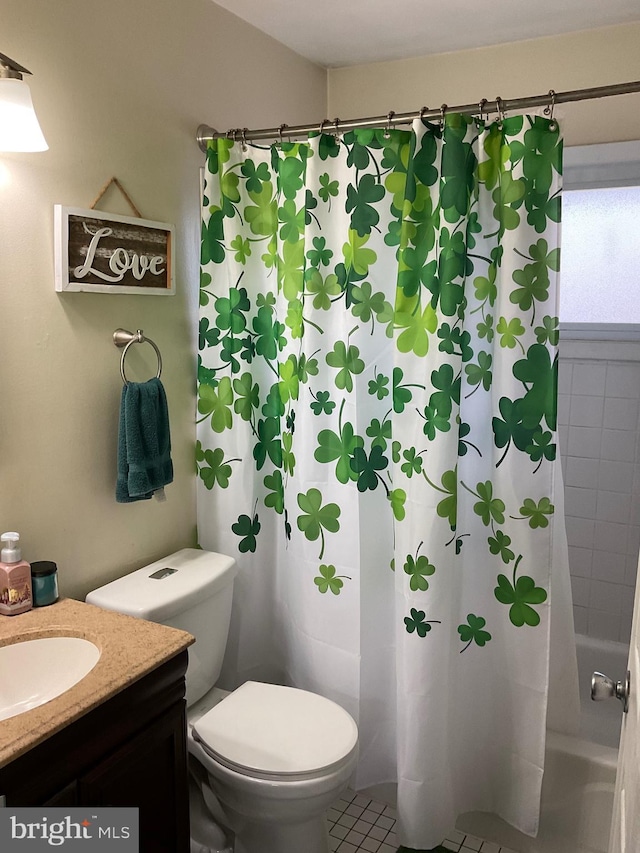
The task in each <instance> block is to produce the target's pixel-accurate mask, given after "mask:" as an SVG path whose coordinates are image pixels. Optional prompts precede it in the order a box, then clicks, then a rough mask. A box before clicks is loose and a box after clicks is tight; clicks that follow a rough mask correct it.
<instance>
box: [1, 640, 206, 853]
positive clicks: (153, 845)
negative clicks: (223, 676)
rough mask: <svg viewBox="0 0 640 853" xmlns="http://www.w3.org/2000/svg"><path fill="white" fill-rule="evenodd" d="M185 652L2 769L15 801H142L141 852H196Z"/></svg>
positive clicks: (8, 801)
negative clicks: (191, 824)
mask: <svg viewBox="0 0 640 853" xmlns="http://www.w3.org/2000/svg"><path fill="white" fill-rule="evenodd" d="M187 662H188V658H187V652H186V651H184V652H181V653H180V654H178V655H176V656H175V657H173V658H171V659H170V660H169V661H167V662H166V663H164V664H162V665H161V666H159V667H158V668H157V669H155V670H154V671H153V672H151V673H149V674H148V675H146V676H145V677H144V678H142V679H140V680H139V681H137V682H135V683H134V684H132V685H131V686H130V687H127V688H126V689H124V690H123V691H122V692H120V693H118V694H116V695H115V696H113V697H112V698H111V699H108V700H107V701H106V702H104V703H103V704H102V705H99V706H98V707H97V708H94V710H92V711H89V712H88V713H87V714H85V715H84V716H82V717H80V718H79V719H78V720H76V721H75V722H73V723H71V724H70V725H69V726H67V727H66V728H64V729H62V730H61V731H59V732H57V733H56V734H54V735H52V736H51V737H50V738H48V739H47V740H46V741H44V742H43V743H41V744H39V745H38V746H35V747H34V748H33V749H31V750H30V751H29V752H27V753H25V754H24V755H21V756H20V757H19V758H16V759H15V760H14V761H12V762H11V763H10V764H8V765H6V766H5V767H3V768H0V794H4V795H5V796H6V804H7V806H34V805H42V806H72V805H87V806H137V807H138V808H139V810H140V811H139V815H140V851H141V853H188V851H189V793H188V779H187V749H186V704H185V700H184V694H185V683H184V674H185V671H186V668H187Z"/></svg>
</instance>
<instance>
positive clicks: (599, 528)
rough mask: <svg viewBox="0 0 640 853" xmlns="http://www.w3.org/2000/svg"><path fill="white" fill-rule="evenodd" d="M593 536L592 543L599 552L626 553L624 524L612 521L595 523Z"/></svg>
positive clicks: (625, 529)
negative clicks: (595, 544)
mask: <svg viewBox="0 0 640 853" xmlns="http://www.w3.org/2000/svg"><path fill="white" fill-rule="evenodd" d="M593 535H594V541H595V542H596V543H597V545H598V548H600V549H601V550H603V551H612V552H613V553H614V554H625V553H626V552H627V525H626V524H615V523H614V522H612V521H596V522H595V526H594V534H593ZM572 544H573V543H572Z"/></svg>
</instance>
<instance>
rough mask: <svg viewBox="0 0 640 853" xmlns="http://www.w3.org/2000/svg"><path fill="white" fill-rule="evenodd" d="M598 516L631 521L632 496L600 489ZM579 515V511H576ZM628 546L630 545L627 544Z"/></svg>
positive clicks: (620, 521)
mask: <svg viewBox="0 0 640 853" xmlns="http://www.w3.org/2000/svg"><path fill="white" fill-rule="evenodd" d="M597 494H598V500H597V506H596V518H597V519H598V520H600V521H616V522H618V523H619V524H628V523H629V512H630V510H631V496H630V495H625V494H621V493H620V492H606V491H604V490H603V489H599V490H598V493H597ZM574 514H575V515H578V513H574ZM627 547H628V546H627Z"/></svg>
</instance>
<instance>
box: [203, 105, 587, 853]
mask: <svg viewBox="0 0 640 853" xmlns="http://www.w3.org/2000/svg"><path fill="white" fill-rule="evenodd" d="M561 163H562V140H561V135H560V131H559V128H558V125H557V123H556V122H554V121H550V120H548V119H546V118H544V117H543V116H537V115H536V116H534V115H531V116H529V115H525V116H522V115H517V116H516V115H514V116H509V117H506V118H505V117H501V120H500V121H497V122H493V123H485V122H482V121H478V120H476V119H473V118H470V117H466V116H462V115H458V114H447V115H445V116H444V119H443V121H442V122H440V123H437V124H430V123H427V122H424V121H422V120H420V119H418V120H416V122H415V123H414V126H413V128H412V130H411V131H400V130H390V129H387V130H383V129H380V130H377V129H376V130H373V129H361V130H356V131H353V132H348V133H344V134H340V135H335V134H321V133H318V134H315V135H312V136H311V137H310V138H309V139H308V140H306V141H304V142H290V141H286V140H282V141H281V142H280V143H279V144H274V145H272V146H266V147H261V146H259V145H247V144H246V143H243V144H241V143H238V142H233V141H232V140H230V139H226V138H225V139H218V140H217V141H214V142H211V143H210V145H209V149H208V154H207V165H206V170H205V181H204V187H203V194H204V201H203V219H202V244H201V247H202V258H201V263H202V268H201V286H200V305H201V313H200V327H199V333H200V336H199V337H200V339H199V350H200V354H199V359H198V413H199V414H198V441H197V447H196V457H197V470H198V536H199V543H200V545H201V546H202V547H203V548H207V549H210V550H217V551H221V552H226V553H229V554H232V555H234V556H235V558H236V559H237V562H238V566H239V575H238V578H237V581H236V588H235V604H234V615H233V620H232V631H231V636H230V641H229V647H228V653H227V659H226V664H225V667H226V673H227V680H228V682H229V684H230V686H234V684H232V683H231V682H232V681H234V682H235V683H237V682H241V681H244V680H246V679H247V678H251V677H255V678H271V679H274V680H281V681H283V682H286V683H289V684H292V685H295V686H297V687H302V688H306V689H310V690H314V691H316V692H318V693H321V694H324V695H325V696H328V697H330V698H332V699H335V700H336V701H338V702H339V703H340V704H341V705H343V706H344V707H345V708H347V709H348V710H349V711H350V712H351V713H352V714H353V715H354V717H355V718H356V720H357V721H358V725H359V731H360V762H359V767H358V776H357V781H356V784H357V785H358V786H365V785H369V784H373V783H378V782H383V781H388V780H396V779H397V782H398V814H399V833H400V841H402V843H403V844H405V845H407V846H409V847H414V848H426V847H432V846H435V845H436V844H438V843H440V842H441V841H442V839H443V838H444V836H445V835H446V833H447V832H448V831H449V830H451V829H452V828H453V826H454V823H455V819H456V816H457V815H458V814H460V813H462V812H465V811H470V810H484V811H492V812H496V813H498V814H499V815H501V816H502V817H503V818H504V819H506V820H507V821H509V822H510V823H511V824H513V825H514V826H516V827H517V828H519V829H520V830H522V831H523V832H525V833H528V834H535V833H536V831H537V826H538V812H539V800H540V787H541V782H542V775H543V769H544V744H545V725H546V716H547V697H548V686H549V643H550V625H551V619H550V613H551V607H550V605H551V569H552V562H553V571H554V573H556V574H557V575H558V578H557V579H556V580H555V581H554V584H558V585H559V587H560V588H563V587H566V583H567V578H568V564H567V562H566V544H564V545H563V544H562V542H561V537H562V535H563V529H564V528H563V518H562V517H558V513H557V507H556V505H557V500H556V496H555V489H556V464H555V463H556V459H557V456H558V452H557V443H556V382H557V364H558V360H557V344H558V334H559V333H558V317H557V296H556V294H557V277H558V269H559V257H560V249H559V222H560V182H561V168H562V167H561ZM558 537H560V540H559V539H558ZM559 541H560V545H558V542H559ZM554 548H555V551H556V556H557V560H556V561H555V562H554V561H552V551H553V550H554ZM558 555H559V556H558ZM556 563H558V564H556ZM556 599H557V600H556ZM553 603H554V618H558V617H562V618H565V617H566V620H567V621H565V623H563V624H567V625H569V626H570V625H571V624H572V622H571V614H570V603H569V599H568V598H567V597H566V596H556V595H555V585H554V602H553ZM560 611H561V612H560ZM564 646H565V648H566V653H567V658H566V660H564V661H563V660H561V661H560V662H559V664H557V665H556V669H558V668H559V670H562V671H563V673H564V675H565V676H566V674H567V672H569V673H570V674H571V677H573V668H572V667H573V663H572V661H573V658H572V653H571V649H570V642H567V643H564ZM572 686H573V685H572V684H571V678H569V691H570V690H571V687H572ZM572 701H573V699H572V698H571V697H570V700H569V703H568V704H569V705H571V702H572Z"/></svg>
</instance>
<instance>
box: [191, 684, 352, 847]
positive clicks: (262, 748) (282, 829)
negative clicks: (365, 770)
mask: <svg viewBox="0 0 640 853" xmlns="http://www.w3.org/2000/svg"><path fill="white" fill-rule="evenodd" d="M188 748H189V753H190V755H191V756H192V758H193V759H195V760H196V761H197V762H198V763H199V764H200V765H201V766H202V767H204V768H205V770H206V772H207V775H208V779H209V784H210V787H211V790H212V791H213V792H214V793H215V795H216V797H217V798H218V799H219V802H220V805H221V808H222V811H223V812H224V815H225V818H226V821H227V825H228V826H229V828H230V829H231V830H232V831H233V833H234V837H235V846H234V848H233V849H234V853H292V851H304V853H328V850H329V843H328V836H327V829H326V824H325V820H324V812H325V811H326V809H327V808H328V807H329V806H330V805H331V803H333V802H334V801H335V800H336V799H337V797H338V796H339V794H340V792H341V791H343V790H344V789H345V788H346V786H347V784H348V782H349V779H350V777H351V775H352V773H353V771H354V769H355V764H356V761H357V755H358V732H357V727H356V724H355V722H354V721H353V719H352V717H351V716H350V715H349V714H348V713H347V712H346V711H345V710H344V709H343V708H341V707H340V706H339V705H337V704H336V703H335V702H332V701H330V700H328V699H325V698H324V697H322V696H318V695H316V694H314V693H309V692H308V691H306V690H299V689H296V688H291V687H282V686H279V685H273V684H264V683H261V682H253V681H249V682H246V683H245V684H243V685H242V686H241V687H239V688H238V689H237V690H235V691H234V692H233V693H230V694H229V695H228V696H227V697H226V698H225V699H223V700H222V701H221V702H220V703H218V704H216V705H215V707H213V708H212V709H211V710H210V711H208V712H207V713H205V714H204V715H203V716H201V717H199V718H198V719H197V720H196V721H195V723H193V724H190V726H189V737H188Z"/></svg>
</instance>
